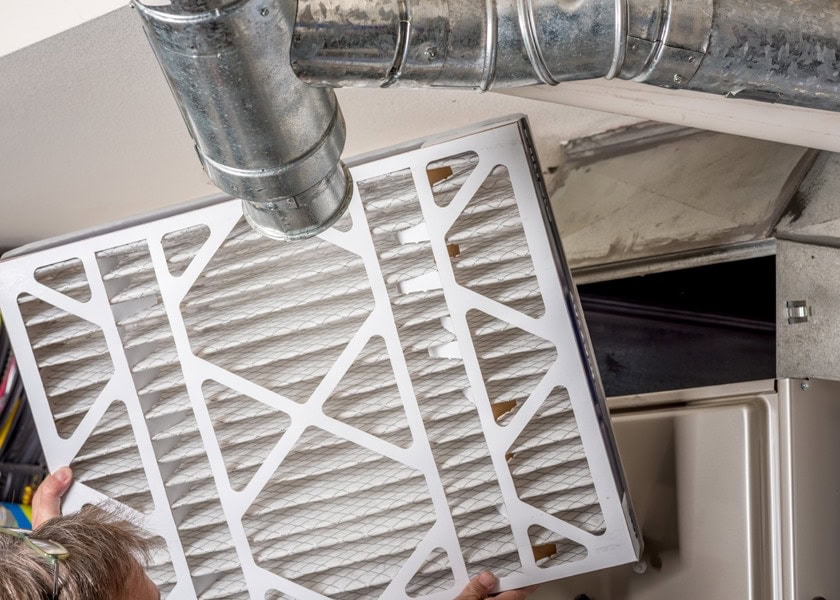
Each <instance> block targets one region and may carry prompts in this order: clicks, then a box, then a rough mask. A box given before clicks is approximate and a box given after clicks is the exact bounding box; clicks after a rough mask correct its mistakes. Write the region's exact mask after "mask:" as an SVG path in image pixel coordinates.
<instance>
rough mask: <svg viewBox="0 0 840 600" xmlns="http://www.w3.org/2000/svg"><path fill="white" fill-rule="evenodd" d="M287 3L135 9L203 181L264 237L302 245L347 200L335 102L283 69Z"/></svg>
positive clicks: (222, 1)
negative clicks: (232, 201)
mask: <svg viewBox="0 0 840 600" xmlns="http://www.w3.org/2000/svg"><path fill="white" fill-rule="evenodd" d="M295 5H296V4H295V2H294V1H292V0H259V1H257V0H246V1H233V0H216V1H200V2H199V1H189V2H188V1H180V2H174V3H172V4H167V5H157V4H155V3H152V2H150V3H149V4H144V3H143V2H141V1H138V2H136V3H135V6H136V8H137V10H138V12H139V13H140V15H141V16H142V17H143V21H144V25H145V28H146V33H147V36H148V38H149V41H150V43H151V45H152V48H153V49H154V51H155V54H156V56H157V59H158V62H159V63H160V65H161V68H162V69H163V71H164V73H165V75H166V78H167V80H168V81H169V85H170V87H171V89H172V93H173V94H174V96H175V99H176V100H177V102H178V106H179V107H180V109H181V112H182V114H183V116H184V120H185V121H186V124H187V127H188V128H189V130H190V133H191V135H192V137H193V140H194V141H195V145H196V149H197V151H198V155H199V158H200V159H201V162H202V164H203V165H204V168H205V170H206V171H207V174H208V175H209V176H210V179H211V180H212V181H213V182H214V183H215V184H216V185H218V186H219V187H220V188H221V189H222V190H224V191H225V192H227V193H229V194H231V195H233V196H235V197H238V198H242V199H243V200H244V201H245V214H246V216H247V218H248V220H249V222H250V223H251V225H252V226H253V227H254V228H255V229H257V230H258V231H260V232H261V233H264V234H265V235H268V236H270V237H275V238H281V239H296V238H301V237H309V236H311V235H315V234H316V233H318V232H320V231H322V230H324V229H326V228H328V227H329V226H330V225H331V224H332V223H333V222H334V221H335V220H336V219H338V217H340V216H341V214H342V213H343V211H344V209H345V208H346V206H347V203H348V202H349V196H350V192H351V185H350V180H349V178H348V174H347V171H346V170H345V169H344V168H343V166H341V165H340V163H339V157H340V155H341V151H342V149H343V147H344V137H345V136H344V121H343V118H342V116H341V111H340V110H339V107H338V103H337V101H336V98H335V95H334V94H333V93H332V91H330V90H325V89H315V88H312V87H309V86H307V85H305V84H303V83H302V82H300V81H299V80H298V79H297V78H296V77H295V75H294V73H293V72H292V70H291V68H290V67H289V66H288V63H289V56H288V53H289V45H290V43H291V26H292V23H293V21H294V14H295Z"/></svg>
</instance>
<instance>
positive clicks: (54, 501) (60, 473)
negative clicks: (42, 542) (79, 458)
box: [32, 467, 73, 529]
mask: <svg viewBox="0 0 840 600" xmlns="http://www.w3.org/2000/svg"><path fill="white" fill-rule="evenodd" d="M71 483H73V471H71V470H70V467H61V468H60V469H58V470H57V471H56V472H55V473H53V474H52V475H47V478H46V479H44V481H42V482H41V485H39V486H38V489H37V490H35V495H34V496H33V497H32V529H37V528H38V527H39V526H40V525H41V524H42V523H44V522H45V521H49V520H50V519H54V518H55V517H59V516H61V497H62V496H63V495H64V494H65V493H66V492H67V490H68V489H70V484H71Z"/></svg>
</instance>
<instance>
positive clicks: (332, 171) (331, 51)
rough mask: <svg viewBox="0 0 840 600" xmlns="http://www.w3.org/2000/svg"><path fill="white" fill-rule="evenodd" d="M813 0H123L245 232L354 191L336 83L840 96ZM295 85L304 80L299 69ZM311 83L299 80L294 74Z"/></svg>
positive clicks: (304, 227)
mask: <svg viewBox="0 0 840 600" xmlns="http://www.w3.org/2000/svg"><path fill="white" fill-rule="evenodd" d="M833 4H834V3H832V2H826V1H825V0H299V1H297V2H296V1H295V0H174V1H172V2H169V0H138V1H137V3H136V6H137V8H138V9H139V12H140V14H141V15H142V16H143V18H144V21H145V25H146V31H147V33H148V37H149V40H150V42H151V44H152V46H153V48H154V50H155V53H156V54H157V57H158V60H159V62H160V64H161V66H162V68H163V70H164V72H165V73H166V76H167V78H168V80H169V82H170V85H171V87H172V90H173V93H174V95H175V97H176V100H177V101H178V104H179V106H180V108H181V111H182V113H183V114H184V118H185V120H186V122H187V125H188V127H189V128H190V131H191V133H192V135H193V139H194V140H195V142H196V148H197V149H198V153H199V157H200V158H201V160H202V162H203V164H204V166H205V168H206V170H207V172H208V174H209V175H210V178H211V179H212V180H213V181H214V182H215V183H216V184H217V185H218V186H219V187H221V188H222V189H223V190H225V191H226V192H228V193H230V194H232V195H235V196H238V197H240V198H243V199H244V200H245V208H246V215H247V217H248V219H249V221H250V222H251V224H252V225H253V226H254V227H255V228H256V229H257V230H259V231H261V232H263V233H265V234H267V235H269V236H272V237H277V238H285V239H296V238H301V237H307V236H311V235H314V234H316V233H318V232H319V231H321V230H323V229H325V228H327V227H329V226H330V225H331V224H332V223H333V222H334V221H335V220H336V219H337V218H338V216H340V214H341V212H343V210H344V208H345V207H346V205H347V202H348V198H349V195H350V191H351V187H352V186H351V182H350V178H349V176H348V175H347V172H346V170H345V168H344V166H343V165H342V164H341V163H340V161H339V157H340V154H341V150H342V148H343V145H344V123H343V121H342V118H341V113H340V111H339V108H338V105H337V103H336V98H335V96H334V94H333V93H332V92H331V91H330V90H328V89H326V88H328V87H331V86H333V87H335V86H374V87H389V86H407V87H418V86H423V87H445V88H472V89H478V90H489V89H493V88H501V87H512V86H521V85H530V84H535V83H546V84H549V85H555V84H557V83H560V82H563V81H568V80H573V79H589V78H597V77H607V78H611V77H620V78H623V79H633V80H636V81H640V82H644V83H648V84H653V85H658V86H663V87H671V88H684V89H691V90H699V91H705V92H712V93H718V94H727V95H729V96H733V97H739V98H751V99H759V100H765V101H771V102H783V103H788V104H794V105H800V106H808V107H813V108H820V109H827V110H840V58H839V57H838V54H839V53H840V18H837V12H836V10H837V9H836V7H835V6H833ZM304 82H305V83H304ZM307 83H308V84H312V86H310V85H306V84H307Z"/></svg>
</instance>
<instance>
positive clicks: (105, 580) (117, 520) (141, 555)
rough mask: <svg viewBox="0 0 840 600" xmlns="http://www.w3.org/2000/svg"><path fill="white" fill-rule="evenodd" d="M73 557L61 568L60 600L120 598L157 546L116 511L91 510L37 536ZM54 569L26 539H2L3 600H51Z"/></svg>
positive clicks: (42, 528) (55, 521)
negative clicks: (51, 542)
mask: <svg viewBox="0 0 840 600" xmlns="http://www.w3.org/2000/svg"><path fill="white" fill-rule="evenodd" d="M32 537H35V538H40V539H46V540H52V541H54V542H58V543H59V544H61V545H62V546H64V547H65V548H66V549H67V550H68V551H69V553H70V556H68V557H67V558H66V559H64V560H62V561H61V565H60V568H59V584H58V590H59V591H58V598H59V599H60V600H94V599H100V598H101V599H103V600H104V599H114V598H120V597H122V596H123V595H124V593H125V591H126V589H125V588H126V583H127V582H128V581H129V580H130V579H131V577H132V575H134V574H136V572H137V570H138V569H142V566H141V565H142V564H145V563H146V562H147V561H148V558H149V553H150V551H151V550H152V548H153V546H154V542H153V541H151V540H150V539H149V537H148V534H145V533H144V532H143V530H142V529H140V528H139V527H138V526H137V525H136V524H134V523H132V522H131V521H130V520H128V519H127V518H124V517H123V516H121V515H119V514H118V513H116V512H113V511H111V510H106V509H103V508H101V507H98V506H92V505H88V506H85V507H84V508H82V510H81V511H79V512H78V513H75V514H69V515H66V516H61V517H56V518H54V519H50V520H49V521H46V522H45V523H43V524H42V525H41V526H40V527H38V528H37V529H35V530H34V531H33V532H32ZM53 572H54V571H53V566H52V565H51V564H50V563H49V562H48V561H47V560H46V559H45V558H44V557H42V556H40V555H38V553H36V552H35V551H33V550H32V548H30V547H29V546H28V545H27V544H26V542H24V541H23V540H21V539H18V538H15V537H12V536H9V535H2V534H0V598H14V599H15V600H49V599H50V598H51V597H52V589H53Z"/></svg>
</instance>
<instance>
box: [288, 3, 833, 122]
mask: <svg viewBox="0 0 840 600" xmlns="http://www.w3.org/2000/svg"><path fill="white" fill-rule="evenodd" d="M833 16H834V8H833V7H832V6H831V5H830V4H829V3H825V2H823V1H822V0H806V1H805V2H802V1H796V0H760V2H753V1H751V0H722V1H718V2H714V1H713V0H680V1H675V0H615V1H613V0H584V1H579V2H574V3H571V2H556V1H554V0H494V1H483V0H468V1H466V2H454V1H452V2H450V1H448V0H377V1H376V2H365V1H363V0H328V1H326V2H322V1H321V0H318V1H316V0H302V1H301V2H300V4H299V12H298V18H297V22H296V25H295V35H294V44H293V47H292V63H293V66H294V69H295V72H296V73H297V74H298V75H299V76H300V77H301V79H303V80H304V81H307V82H310V83H314V84H322V85H333V86H382V87H389V86H393V85H405V86H432V87H434V86H440V87H465V88H476V89H482V90H485V89H490V88H493V87H501V86H516V85H527V84H532V83H546V84H549V85H554V84H557V83H559V82H561V81H568V80H573V79H591V78H597V77H607V78H612V77H614V76H618V77H621V78H624V79H634V80H635V81H639V82H644V83H649V84H653V85H657V86H661V87H669V88H688V89H693V90H699V91H706V92H713V93H719V94H725V95H728V96H731V97H748V98H752V99H760V100H769V101H773V102H786V103H791V104H797V105H802V106H811V107H815V108H824V109H831V110H836V109H837V108H838V92H840V89H838V83H840V76H838V70H840V59H838V54H837V50H838V42H837V40H838V39H840V21H838V19H836V18H833Z"/></svg>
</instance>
